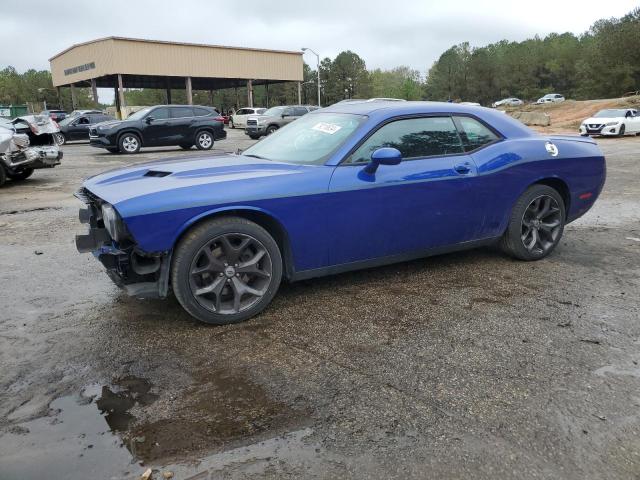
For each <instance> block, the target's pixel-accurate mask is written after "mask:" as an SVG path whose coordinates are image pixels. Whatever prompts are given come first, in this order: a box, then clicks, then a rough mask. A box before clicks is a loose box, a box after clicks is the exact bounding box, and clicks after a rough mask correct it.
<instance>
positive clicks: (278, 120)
mask: <svg viewBox="0 0 640 480" xmlns="http://www.w3.org/2000/svg"><path fill="white" fill-rule="evenodd" d="M318 108H320V107H315V106H311V105H283V106H281V107H272V108H270V109H269V110H267V111H266V112H264V113H263V114H262V115H258V116H255V117H249V118H248V119H247V128H245V130H244V133H245V134H247V135H249V136H250V137H251V138H253V139H254V140H257V139H258V138H260V137H262V136H263V135H270V134H272V133H273V132H275V131H276V130H278V129H279V128H280V127H284V126H285V125H286V124H287V123H291V122H293V121H294V120H297V119H298V118H300V117H302V116H303V115H306V114H307V113H309V112H313V111H314V110H317V109H318Z"/></svg>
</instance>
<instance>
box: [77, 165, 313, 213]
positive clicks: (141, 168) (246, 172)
mask: <svg viewBox="0 0 640 480" xmlns="http://www.w3.org/2000/svg"><path fill="white" fill-rule="evenodd" d="M309 168H316V167H309V166H302V165H293V164H288V163H279V162H272V161H269V160H261V159H257V158H253V157H247V156H243V155H220V156H206V157H203V156H198V157H186V158H185V157H179V158H174V159H166V160H163V161H157V162H150V163H143V164H137V165H132V166H130V167H125V168H119V169H116V170H110V171H108V172H105V173H101V174H99V175H96V176H94V177H90V178H88V179H87V180H86V181H85V183H84V187H85V188H86V189H88V190H89V191H90V192H91V193H93V194H94V195H97V196H98V197H100V198H101V199H103V200H105V201H107V202H109V203H110V204H112V205H115V206H116V207H117V205H118V204H119V203H122V202H126V201H127V200H131V199H133V198H139V197H143V196H146V195H152V194H155V193H160V192H167V191H175V190H178V189H184V188H192V187H196V186H199V185H232V184H234V182H242V181H249V182H252V183H253V182H255V181H257V180H259V179H264V178H266V177H274V176H282V175H291V174H297V173H301V172H302V171H304V170H305V169H309ZM236 185H237V183H236Z"/></svg>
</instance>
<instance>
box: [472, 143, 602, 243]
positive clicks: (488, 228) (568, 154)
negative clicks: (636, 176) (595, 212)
mask: <svg viewBox="0 0 640 480" xmlns="http://www.w3.org/2000/svg"><path fill="white" fill-rule="evenodd" d="M547 142H552V143H553V144H554V145H556V147H557V148H558V155H557V156H555V157H554V156H551V155H550V154H549V153H548V152H547V150H546V147H545V144H546V143H547ZM472 157H473V159H474V161H475V163H476V165H477V168H478V176H477V177H476V178H475V179H474V182H475V187H476V188H475V191H476V192H477V194H478V198H479V204H480V205H481V207H482V208H483V209H484V218H483V221H482V222H481V224H480V225H479V227H478V228H479V231H478V233H477V236H478V238H483V237H490V236H499V235H501V234H502V233H503V232H504V230H505V229H506V227H507V222H508V219H509V216H510V214H511V209H512V207H513V205H514V204H515V202H516V200H517V199H518V197H519V196H520V195H522V193H523V192H524V191H525V190H526V189H527V188H528V187H529V186H531V185H532V184H534V183H545V182H546V181H549V180H551V181H552V182H553V181H561V182H563V183H564V184H565V185H566V187H567V190H568V192H567V193H568V199H567V200H568V202H567V203H568V205H566V207H567V221H569V222H570V221H573V220H575V219H576V218H578V217H580V216H581V215H583V214H584V213H586V212H587V211H588V210H589V209H590V208H591V206H593V203H594V202H595V200H596V199H597V197H598V195H599V194H600V192H601V190H602V187H603V185H604V180H605V160H604V156H603V155H602V152H601V151H600V149H599V148H598V146H597V145H596V144H595V142H593V141H592V140H591V139H584V140H583V139H582V138H580V137H544V136H538V135H535V136H531V137H523V138H517V139H512V140H504V141H501V142H498V143H496V144H493V145H490V146H488V147H486V148H483V149H481V150H479V151H477V152H475V153H473V154H472ZM581 196H582V197H588V198H581Z"/></svg>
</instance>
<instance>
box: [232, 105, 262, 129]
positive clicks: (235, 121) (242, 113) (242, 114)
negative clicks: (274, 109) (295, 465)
mask: <svg viewBox="0 0 640 480" xmlns="http://www.w3.org/2000/svg"><path fill="white" fill-rule="evenodd" d="M266 111H267V109H266V108H249V107H246V108H241V109H240V110H238V111H237V112H236V113H234V114H233V115H231V118H230V119H229V126H230V127H231V128H236V127H238V128H245V127H246V126H247V118H249V116H250V115H251V116H255V115H262V114H263V113H264V112H266Z"/></svg>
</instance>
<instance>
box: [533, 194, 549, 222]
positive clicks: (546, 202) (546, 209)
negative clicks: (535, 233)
mask: <svg viewBox="0 0 640 480" xmlns="http://www.w3.org/2000/svg"><path fill="white" fill-rule="evenodd" d="M540 203H541V204H542V208H540V209H539V210H538V214H537V215H536V217H537V218H538V220H540V219H541V218H544V217H546V216H547V214H548V213H549V209H550V208H551V197H543V198H542V199H541V202H540Z"/></svg>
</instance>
